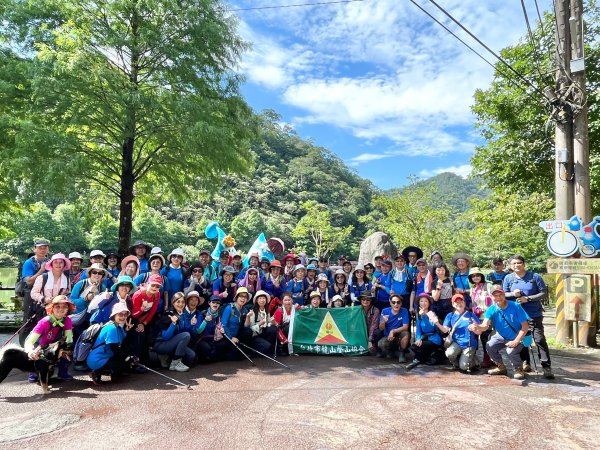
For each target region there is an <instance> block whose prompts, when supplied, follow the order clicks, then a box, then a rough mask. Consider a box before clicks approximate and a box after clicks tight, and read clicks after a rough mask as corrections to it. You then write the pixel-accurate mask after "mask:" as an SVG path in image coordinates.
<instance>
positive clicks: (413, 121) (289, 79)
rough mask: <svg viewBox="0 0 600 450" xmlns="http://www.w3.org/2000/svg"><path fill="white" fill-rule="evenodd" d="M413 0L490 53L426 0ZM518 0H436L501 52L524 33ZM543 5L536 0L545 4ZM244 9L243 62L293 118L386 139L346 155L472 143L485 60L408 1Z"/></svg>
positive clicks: (258, 0)
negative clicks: (382, 147)
mask: <svg viewBox="0 0 600 450" xmlns="http://www.w3.org/2000/svg"><path fill="white" fill-rule="evenodd" d="M240 3H241V4H242V5H241V6H270V5H272V3H271V2H270V1H269V0H245V1H242V0H241V1H240ZM279 3H280V4H294V3H295V1H294V0H281V2H279ZM296 3H297V2H296ZM420 3H421V4H423V5H426V6H425V7H426V9H427V10H428V11H430V12H431V13H432V14H433V15H434V16H435V17H437V18H438V19H439V20H440V21H442V22H443V23H445V24H446V25H447V26H448V27H449V28H450V29H452V30H454V31H455V32H456V33H457V34H459V35H460V37H461V38H463V40H465V41H466V42H468V43H469V44H471V45H472V46H473V47H475V48H476V49H477V50H479V51H480V53H482V54H484V55H486V57H487V58H488V59H489V60H490V61H492V62H494V58H493V56H491V55H489V54H487V52H486V51H485V50H484V49H482V48H481V47H480V46H479V45H478V44H476V43H474V41H473V39H471V38H470V37H469V36H467V35H466V34H465V33H464V32H463V31H461V30H460V29H459V28H458V27H457V26H456V25H455V24H453V23H451V22H450V21H449V19H447V18H446V17H444V16H443V14H442V13H441V12H439V11H438V10H437V9H436V8H435V7H434V6H433V5H432V4H431V3H427V2H420ZM517 3H518V2H517ZM517 3H514V4H513V3H507V2H505V1H504V0H487V1H485V2H482V1H481V0H449V1H446V2H444V5H443V6H444V8H446V9H447V10H448V11H449V12H450V13H451V14H452V15H454V16H455V17H456V18H457V19H459V20H460V21H461V22H462V23H463V24H464V25H465V26H466V27H467V28H468V29H470V30H471V31H472V32H473V33H474V34H475V35H477V36H478V37H480V38H481V39H482V40H483V42H485V43H486V44H488V45H489V46H490V47H491V48H493V49H495V50H496V51H499V50H500V49H501V48H502V47H504V46H506V45H509V44H514V43H516V41H517V40H518V39H519V37H521V36H523V35H524V34H525V31H526V28H525V24H524V20H523V16H522V11H521V7H520V5H518V4H517ZM549 5H551V3H550V2H549V0H542V3H541V6H542V7H543V8H548V6H549ZM530 12H531V13H532V14H530V20H534V17H535V14H534V12H533V11H530ZM242 18H243V20H244V22H242V26H241V30H242V35H243V36H244V37H245V38H246V39H247V40H249V41H251V42H253V44H254V47H253V50H252V52H251V53H250V54H249V55H247V56H246V57H245V58H244V60H243V64H242V68H243V70H244V72H245V74H246V75H247V78H248V79H249V80H250V81H251V82H254V83H257V84H259V85H262V86H265V87H267V88H269V89H271V90H275V91H276V92H278V94H279V95H280V99H281V101H282V102H284V103H286V104H287V105H289V106H291V107H293V108H296V109H297V110H298V113H297V114H296V117H294V118H293V122H294V123H295V124H296V125H301V124H320V125H328V126H333V127H338V128H341V129H344V130H349V131H350V132H351V133H352V134H353V135H354V136H355V137H357V138H361V139H364V140H365V141H368V142H370V143H377V142H378V140H381V139H384V140H391V141H392V142H393V145H394V150H393V151H387V152H380V153H363V154H362V155H358V156H357V157H355V158H353V159H351V162H352V163H353V164H356V163H358V162H368V161H374V160H377V159H383V158H388V157H392V156H395V155H399V154H414V153H415V152H416V153H417V154H421V155H429V156H431V155H439V154H448V153H454V152H460V153H469V152H472V150H473V148H474V146H475V142H476V140H477V137H476V136H474V135H473V133H472V124H473V115H472V113H471V105H472V101H473V93H474V91H475V89H476V88H484V87H486V86H487V85H489V82H490V80H491V74H492V69H491V68H490V67H489V66H488V65H487V64H486V63H485V62H483V61H482V60H481V59H479V58H478V57H477V56H476V55H474V54H473V53H471V52H470V51H469V50H468V49H467V48H465V47H464V46H463V45H462V44H461V43H459V42H458V41H457V40H456V39H455V38H454V37H452V36H450V35H449V34H448V33H447V32H446V31H445V30H443V29H442V28H441V27H440V26H439V25H437V24H435V23H434V22H433V21H432V20H431V19H430V18H429V17H427V16H426V15H425V14H423V12H421V11H420V10H418V9H417V8H416V7H415V6H414V5H412V4H410V3H409V2H399V1H397V0H377V1H365V2H356V3H349V4H344V5H341V4H337V5H319V6H314V7H298V8H283V9H267V10H261V11H260V13H257V12H255V11H250V12H248V13H244V15H243V16H242ZM257 30H260V32H259V31H257ZM488 55H489V56H488ZM356 158H362V159H356Z"/></svg>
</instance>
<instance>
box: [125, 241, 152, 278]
mask: <svg viewBox="0 0 600 450" xmlns="http://www.w3.org/2000/svg"><path fill="white" fill-rule="evenodd" d="M150 250H152V248H151V247H150V245H148V244H147V243H146V242H144V241H143V240H141V239H138V240H137V241H135V242H134V243H133V245H132V246H131V247H129V254H130V255H135V256H136V257H137V259H138V261H139V263H140V273H146V272H148V270H150V269H149V267H148V256H149V253H150Z"/></svg>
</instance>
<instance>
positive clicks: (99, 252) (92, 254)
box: [90, 250, 106, 259]
mask: <svg viewBox="0 0 600 450" xmlns="http://www.w3.org/2000/svg"><path fill="white" fill-rule="evenodd" d="M96 256H102V258H106V254H105V253H104V252H103V251H102V250H92V251H91V252H90V259H92V258H95V257H96Z"/></svg>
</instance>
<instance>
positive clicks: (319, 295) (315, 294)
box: [309, 291, 321, 298]
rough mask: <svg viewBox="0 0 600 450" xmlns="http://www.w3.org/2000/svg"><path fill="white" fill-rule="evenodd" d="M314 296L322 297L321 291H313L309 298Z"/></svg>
mask: <svg viewBox="0 0 600 450" xmlns="http://www.w3.org/2000/svg"><path fill="white" fill-rule="evenodd" d="M313 297H321V293H320V292H319V291H312V292H311V293H310V295H309V298H313Z"/></svg>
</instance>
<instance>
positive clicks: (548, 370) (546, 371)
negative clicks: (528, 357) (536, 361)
mask: <svg viewBox="0 0 600 450" xmlns="http://www.w3.org/2000/svg"><path fill="white" fill-rule="evenodd" d="M542 370H543V371H544V378H546V379H548V380H554V374H553V373H552V368H550V367H542Z"/></svg>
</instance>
